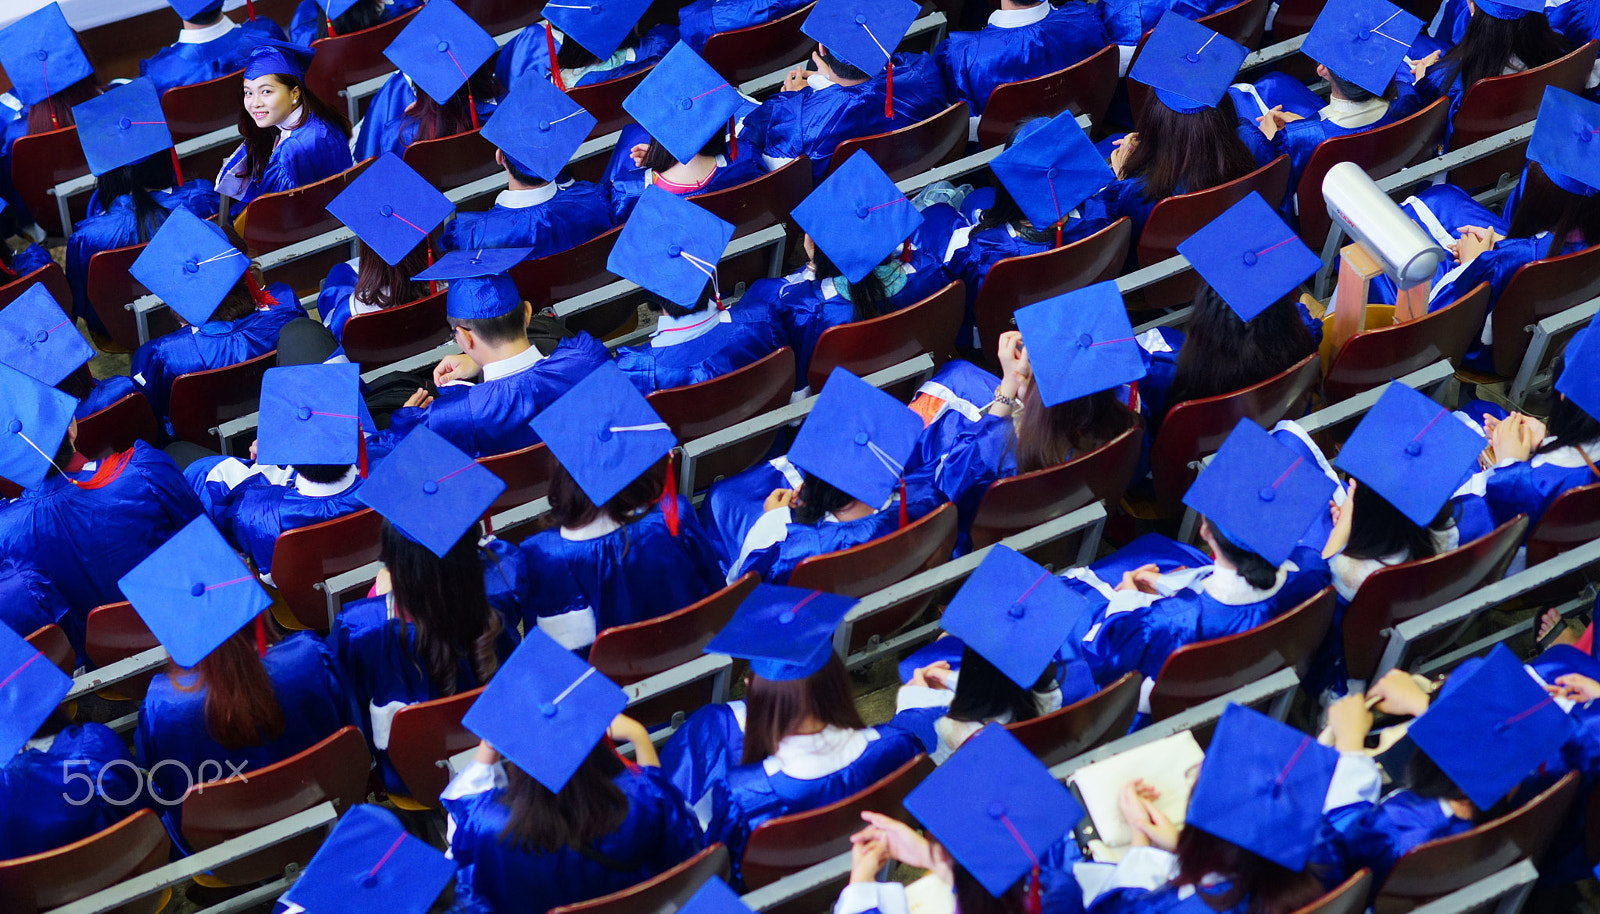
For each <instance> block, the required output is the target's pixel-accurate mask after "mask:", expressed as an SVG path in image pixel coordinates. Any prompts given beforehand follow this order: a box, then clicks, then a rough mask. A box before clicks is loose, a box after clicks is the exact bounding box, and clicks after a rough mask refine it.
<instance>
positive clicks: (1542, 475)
mask: <svg viewBox="0 0 1600 914" xmlns="http://www.w3.org/2000/svg"><path fill="white" fill-rule="evenodd" d="M1551 456H1554V455H1551ZM1594 482H1600V479H1597V478H1595V475H1594V472H1593V471H1592V470H1590V469H1589V468H1588V467H1587V466H1584V465H1583V464H1582V463H1581V462H1579V463H1578V465H1577V466H1575V467H1568V466H1556V465H1554V464H1550V463H1545V464H1542V465H1540V466H1534V465H1533V462H1532V461H1527V460H1525V461H1521V462H1519V463H1513V464H1509V465H1507V466H1500V467H1495V468H1493V469H1491V470H1489V471H1488V472H1487V473H1486V474H1485V480H1484V493H1483V500H1484V503H1485V505H1487V507H1488V509H1489V515H1490V517H1491V518H1492V519H1493V523H1494V524H1495V526H1499V525H1500V524H1503V523H1505V522H1506V521H1508V520H1510V519H1511V518H1513V517H1516V516H1517V515H1518V514H1526V515H1528V525H1529V527H1530V528H1532V527H1535V526H1537V525H1538V523H1539V519H1540V518H1541V517H1543V516H1544V512H1545V511H1546V510H1547V509H1548V508H1549V507H1550V504H1551V502H1554V501H1555V500H1556V498H1557V497H1558V496H1560V495H1561V493H1563V492H1565V491H1567V490H1568V489H1574V488H1577V487H1578V486H1586V485H1589V484H1590V483H1594Z"/></svg>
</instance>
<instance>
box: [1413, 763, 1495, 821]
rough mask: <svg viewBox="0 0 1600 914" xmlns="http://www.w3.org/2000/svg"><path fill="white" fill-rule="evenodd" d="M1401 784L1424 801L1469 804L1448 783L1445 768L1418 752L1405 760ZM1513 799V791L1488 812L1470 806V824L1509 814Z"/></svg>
mask: <svg viewBox="0 0 1600 914" xmlns="http://www.w3.org/2000/svg"><path fill="white" fill-rule="evenodd" d="M1400 784H1401V786H1402V787H1404V788H1405V789H1406V790H1409V791H1411V792H1412V793H1414V794H1416V795H1417V796H1419V797H1422V798H1423V799H1426V800H1466V801H1467V802H1468V803H1471V802H1472V801H1471V800H1468V799H1467V795H1466V793H1464V792H1463V791H1462V790H1461V788H1460V787H1457V786H1456V782H1455V781H1452V780H1450V776H1449V775H1447V774H1445V773H1444V769H1442V768H1440V767H1439V766H1438V765H1437V764H1436V763H1435V762H1434V761H1433V759H1431V758H1429V757H1428V754H1427V753H1426V752H1423V751H1422V750H1421V749H1413V750H1412V752H1411V758H1409V759H1407V760H1406V770H1405V772H1404V773H1403V774H1402V775H1401V778H1400ZM1516 796H1517V791H1515V790H1513V791H1511V792H1509V793H1507V794H1506V795H1505V796H1503V797H1501V798H1500V799H1499V800H1498V801H1497V802H1496V803H1495V804H1494V805H1493V806H1491V807H1489V808H1488V809H1479V808H1478V807H1477V804H1473V806H1472V822H1473V824H1480V823H1483V822H1487V821H1489V820H1490V819H1496V818H1499V817H1500V816H1503V815H1505V814H1506V813H1508V812H1510V811H1511V810H1512V809H1513V808H1515V807H1516V805H1517V804H1516Z"/></svg>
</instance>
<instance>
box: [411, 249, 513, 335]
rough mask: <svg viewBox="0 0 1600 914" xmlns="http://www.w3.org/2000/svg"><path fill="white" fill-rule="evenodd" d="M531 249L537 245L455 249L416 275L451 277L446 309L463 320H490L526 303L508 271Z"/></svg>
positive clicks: (434, 278)
mask: <svg viewBox="0 0 1600 914" xmlns="http://www.w3.org/2000/svg"><path fill="white" fill-rule="evenodd" d="M531 253H533V248H479V249H477V250H471V251H451V252H450V253H448V254H446V255H444V256H443V257H441V258H439V259H438V260H437V261H435V262H434V264H433V266H431V267H429V268H427V269H426V270H423V271H422V272H421V273H418V274H417V275H416V276H413V277H412V279H418V280H440V279H442V280H446V281H448V282H449V283H450V291H449V292H447V293H445V313H446V314H447V315H449V316H450V317H452V318H455V319H456V320H460V321H470V320H487V319H489V318H494V317H499V316H500V315H502V314H510V313H511V312H512V311H514V310H516V308H517V307H518V306H519V305H521V304H522V293H520V292H518V291H517V284H516V283H514V282H512V281H511V277H509V276H507V275H506V271H507V270H509V269H511V268H512V267H514V266H516V265H517V264H519V263H521V262H522V261H524V260H526V259H527V258H528V255H529V254H531Z"/></svg>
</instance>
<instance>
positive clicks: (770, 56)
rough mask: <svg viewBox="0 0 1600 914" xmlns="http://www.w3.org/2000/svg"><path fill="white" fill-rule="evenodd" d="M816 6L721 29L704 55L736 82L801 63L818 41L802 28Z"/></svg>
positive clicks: (713, 37) (708, 61)
mask: <svg viewBox="0 0 1600 914" xmlns="http://www.w3.org/2000/svg"><path fill="white" fill-rule="evenodd" d="M813 6H815V4H808V5H806V6H803V7H801V8H800V9H797V10H795V11H794V12H792V13H790V14H789V15H787V16H784V17H782V18H780V19H774V20H772V21H771V22H763V23H761V24H759V25H752V26H748V27H746V28H742V29H734V30H733V31H731V32H718V33H717V34H715V35H712V36H711V37H710V38H707V39H706V45H705V48H704V49H703V50H701V52H700V56H701V57H702V58H704V59H705V62H706V63H708V64H710V65H711V69H713V70H716V71H717V72H718V73H719V74H721V75H722V78H723V79H726V80H727V81H728V82H729V83H731V84H732V85H734V86H738V85H739V84H740V83H747V82H749V81H750V80H752V79H755V78H757V77H759V76H766V75H767V74H768V73H773V72H776V71H777V70H781V69H785V68H787V67H789V66H790V65H792V64H796V63H799V62H800V61H802V60H805V59H806V56H807V55H808V54H809V53H810V52H811V47H812V45H814V44H815V43H816V42H814V41H813V40H812V39H811V38H810V37H809V36H807V35H806V34H805V33H803V32H801V31H800V25H801V24H802V23H804V22H805V21H806V17H807V16H809V15H811V9H812V7H813Z"/></svg>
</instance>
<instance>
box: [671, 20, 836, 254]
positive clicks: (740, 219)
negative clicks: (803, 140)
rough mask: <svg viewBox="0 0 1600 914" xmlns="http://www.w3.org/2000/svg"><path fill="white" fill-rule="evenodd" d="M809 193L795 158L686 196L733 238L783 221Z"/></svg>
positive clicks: (804, 170)
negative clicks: (726, 226)
mask: <svg viewBox="0 0 1600 914" xmlns="http://www.w3.org/2000/svg"><path fill="white" fill-rule="evenodd" d="M796 15H798V14H796ZM809 193H811V166H810V164H809V162H808V161H806V160H804V159H795V160H794V161H793V162H790V163H789V164H787V165H785V166H783V167H782V168H779V169H778V170H776V171H769V172H767V173H766V174H764V175H762V176H761V177H759V178H756V179H755V180H754V181H746V182H745V183H743V184H738V185H735V186H733V187H724V188H723V189H721V190H714V191H712V192H711V193H708V194H700V195H698V196H694V197H690V198H689V202H690V203H693V204H694V205H696V206H698V207H700V208H701V209H704V210H706V211H707V212H709V213H711V214H712V215H713V216H716V217H717V218H718V219H721V220H722V221H724V222H726V223H728V224H730V225H732V226H733V237H735V238H742V237H744V236H745V235H749V234H751V233H753V232H759V231H761V230H762V229H764V228H769V227H771V226H774V225H777V224H779V223H781V222H784V221H786V220H787V219H788V218H789V211H790V210H792V209H794V208H795V207H796V206H799V205H800V202H801V201H802V200H804V199H805V198H806V195H807V194H809Z"/></svg>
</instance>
